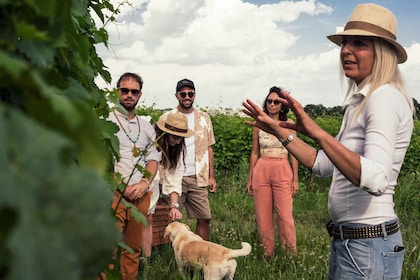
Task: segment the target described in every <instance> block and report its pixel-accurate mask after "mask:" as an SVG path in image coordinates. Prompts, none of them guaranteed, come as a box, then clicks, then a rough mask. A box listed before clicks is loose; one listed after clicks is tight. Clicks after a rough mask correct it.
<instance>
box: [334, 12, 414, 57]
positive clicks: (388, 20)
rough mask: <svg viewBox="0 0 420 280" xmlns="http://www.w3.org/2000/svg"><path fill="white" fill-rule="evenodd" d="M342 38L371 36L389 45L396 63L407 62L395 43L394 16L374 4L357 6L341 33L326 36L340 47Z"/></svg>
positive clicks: (401, 49)
mask: <svg viewBox="0 0 420 280" xmlns="http://www.w3.org/2000/svg"><path fill="white" fill-rule="evenodd" d="M343 36H373V37H378V38H381V39H383V40H385V41H387V42H388V43H390V44H391V45H392V46H393V47H394V48H395V51H396V54H397V57H398V63H404V62H405V61H406V60H407V53H406V52H405V50H404V48H403V47H402V46H401V45H400V44H399V43H398V42H397V41H396V39H397V19H396V18H395V16H394V14H393V13H392V12H391V11H390V10H388V9H386V8H384V7H382V6H379V5H376V4H360V5H357V6H356V8H355V9H354V11H353V13H352V14H351V16H350V18H349V19H348V21H347V23H346V26H345V27H344V31H343V32H339V33H337V34H333V35H329V36H327V38H328V39H330V40H331V41H332V42H333V43H335V44H337V45H339V46H340V45H341V41H342V38H343Z"/></svg>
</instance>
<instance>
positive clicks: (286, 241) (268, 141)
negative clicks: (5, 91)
mask: <svg viewBox="0 0 420 280" xmlns="http://www.w3.org/2000/svg"><path fill="white" fill-rule="evenodd" d="M281 98H283V94H282V93H281V89H280V88H279V87H276V86H274V87H272V88H270V90H269V93H268V95H267V97H266V98H265V101H264V104H263V110H264V112H265V113H266V114H267V115H269V116H270V117H271V118H272V119H274V120H276V121H288V122H291V120H290V119H288V117H287V112H288V111H289V107H287V106H286V105H282V104H281V102H280V99H281ZM290 133H291V134H292V133H294V131H292V130H291V131H290ZM290 163H291V164H290ZM290 163H289V153H288V151H287V149H286V148H285V147H283V145H282V143H281V142H280V140H279V139H278V138H277V137H276V136H274V135H272V134H270V133H267V132H265V131H263V130H261V129H259V128H258V127H254V128H253V133H252V151H251V157H250V162H249V175H248V183H247V185H246V189H247V191H248V193H249V195H251V196H253V197H254V205H255V214H256V219H257V226H258V234H259V239H260V242H261V245H262V247H263V250H264V256H265V257H266V259H267V260H271V259H272V258H273V257H274V247H275V234H274V233H275V229H274V217H273V207H274V210H275V212H276V215H277V230H278V235H279V238H280V243H281V245H282V248H283V249H284V250H288V251H290V252H292V253H293V254H296V252H297V249H296V230H295V223H294V220H293V215H292V212H293V197H294V196H295V195H296V194H297V192H298V189H299V185H298V162H297V160H296V159H295V158H294V157H293V156H290Z"/></svg>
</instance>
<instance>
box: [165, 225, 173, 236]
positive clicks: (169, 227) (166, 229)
mask: <svg viewBox="0 0 420 280" xmlns="http://www.w3.org/2000/svg"><path fill="white" fill-rule="evenodd" d="M171 228H172V227H171V224H169V225H167V226H166V228H165V233H164V234H163V238H167V237H168V236H170V235H171V232H172V230H171ZM169 239H170V238H169Z"/></svg>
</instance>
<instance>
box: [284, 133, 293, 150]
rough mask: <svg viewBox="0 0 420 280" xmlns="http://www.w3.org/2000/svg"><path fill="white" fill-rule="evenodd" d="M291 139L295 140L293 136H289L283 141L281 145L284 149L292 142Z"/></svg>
mask: <svg viewBox="0 0 420 280" xmlns="http://www.w3.org/2000/svg"><path fill="white" fill-rule="evenodd" d="M293 139H295V136H294V135H293V134H290V135H289V137H287V138H286V140H284V141H283V142H282V143H281V144H282V145H283V147H286V146H287V145H289V143H290V142H292V140H293Z"/></svg>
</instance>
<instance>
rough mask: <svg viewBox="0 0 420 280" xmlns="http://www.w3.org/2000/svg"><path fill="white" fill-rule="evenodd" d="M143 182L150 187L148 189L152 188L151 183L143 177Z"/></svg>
mask: <svg viewBox="0 0 420 280" xmlns="http://www.w3.org/2000/svg"><path fill="white" fill-rule="evenodd" d="M141 181H144V182H146V184H147V187H148V188H150V183H149V181H147V180H146V179H145V178H144V177H143V179H141ZM141 181H140V182H141Z"/></svg>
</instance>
